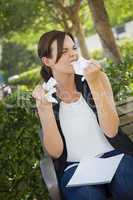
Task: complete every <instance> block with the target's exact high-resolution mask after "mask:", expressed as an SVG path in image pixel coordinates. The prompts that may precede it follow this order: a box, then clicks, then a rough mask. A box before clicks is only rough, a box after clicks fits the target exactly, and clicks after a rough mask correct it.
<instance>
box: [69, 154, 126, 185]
mask: <svg viewBox="0 0 133 200" xmlns="http://www.w3.org/2000/svg"><path fill="white" fill-rule="evenodd" d="M123 156H124V154H123V153H122V154H119V155H116V156H113V157H108V158H97V157H92V158H87V157H84V158H83V159H81V161H80V163H79V165H78V167H77V168H76V170H75V172H74V174H73V176H72V177H71V179H70V180H69V182H68V184H67V185H66V187H73V186H83V185H97V184H105V183H110V182H111V180H112V178H113V176H114V174H115V172H116V170H117V168H118V166H119V164H120V161H121V159H122V157H123Z"/></svg>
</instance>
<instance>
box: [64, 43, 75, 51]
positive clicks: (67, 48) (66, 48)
mask: <svg viewBox="0 0 133 200" xmlns="http://www.w3.org/2000/svg"><path fill="white" fill-rule="evenodd" d="M75 46H76V45H75V44H74V45H73V46H72V48H74V47H75ZM68 49H69V48H66V47H65V48H63V50H68Z"/></svg>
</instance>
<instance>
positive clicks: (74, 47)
mask: <svg viewBox="0 0 133 200" xmlns="http://www.w3.org/2000/svg"><path fill="white" fill-rule="evenodd" d="M72 49H73V50H77V49H78V48H77V46H76V45H74V46H73V48H72ZM67 52H68V49H67V48H66V49H64V51H62V54H65V53H67Z"/></svg>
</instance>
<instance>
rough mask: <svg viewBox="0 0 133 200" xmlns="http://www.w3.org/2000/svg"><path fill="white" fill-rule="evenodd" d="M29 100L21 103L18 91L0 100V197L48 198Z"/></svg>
mask: <svg viewBox="0 0 133 200" xmlns="http://www.w3.org/2000/svg"><path fill="white" fill-rule="evenodd" d="M21 93H23V92H22V91H21ZM23 95H25V94H23ZM30 102H31V103H29V104H28V105H22V106H21V104H20V102H19V100H18V94H17V93H14V94H12V95H11V96H9V97H7V98H6V99H5V100H4V101H3V102H0V119H1V120H0V121H1V123H0V133H1V134H0V147H1V154H0V160H1V162H0V171H1V173H0V199H1V200H9V199H10V200H33V199H34V200H35V199H36V200H42V199H45V200H47V199H49V196H48V192H47V189H46V187H45V185H44V183H43V181H42V178H41V173H40V168H39V161H40V157H41V155H42V149H41V145H40V140H39V136H38V131H39V129H40V126H39V120H38V118H37V117H36V115H35V112H34V109H33V108H34V102H32V101H31V100H30ZM31 105H32V106H31Z"/></svg>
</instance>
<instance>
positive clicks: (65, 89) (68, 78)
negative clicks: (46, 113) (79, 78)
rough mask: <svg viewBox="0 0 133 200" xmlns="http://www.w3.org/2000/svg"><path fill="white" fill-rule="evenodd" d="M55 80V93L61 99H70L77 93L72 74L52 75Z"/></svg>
mask: <svg viewBox="0 0 133 200" xmlns="http://www.w3.org/2000/svg"><path fill="white" fill-rule="evenodd" d="M54 77H55V79H56V81H57V86H56V90H57V92H56V95H57V96H58V97H59V98H61V99H71V98H73V97H75V96H76V95H77V93H78V91H77V88H76V84H75V79H74V74H62V75H61V76H59V75H58V76H57V75H55V76H54Z"/></svg>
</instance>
